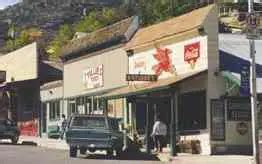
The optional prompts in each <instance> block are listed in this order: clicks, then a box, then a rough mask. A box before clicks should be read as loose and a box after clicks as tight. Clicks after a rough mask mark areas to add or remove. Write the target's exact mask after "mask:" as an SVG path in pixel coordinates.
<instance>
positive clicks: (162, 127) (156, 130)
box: [152, 121, 167, 136]
mask: <svg viewBox="0 0 262 164" xmlns="http://www.w3.org/2000/svg"><path fill="white" fill-rule="evenodd" d="M166 134H167V126H166V124H164V123H163V122H161V121H156V122H155V124H154V126H153V132H152V135H163V136H166Z"/></svg>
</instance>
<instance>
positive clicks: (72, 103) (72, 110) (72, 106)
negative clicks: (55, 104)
mask: <svg viewBox="0 0 262 164" xmlns="http://www.w3.org/2000/svg"><path fill="white" fill-rule="evenodd" d="M68 107H69V110H68V115H69V116H71V115H73V114H76V113H77V109H76V101H75V99H70V100H69V101H68Z"/></svg>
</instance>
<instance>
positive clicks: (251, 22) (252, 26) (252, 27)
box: [247, 0, 260, 164]
mask: <svg viewBox="0 0 262 164" xmlns="http://www.w3.org/2000/svg"><path fill="white" fill-rule="evenodd" d="M253 3H254V2H253V0H248V13H249V15H248V21H247V22H248V25H247V26H248V28H249V29H248V31H247V36H248V37H247V38H248V39H249V45H250V58H251V71H250V72H251V78H250V80H251V118H252V146H253V158H254V161H255V163H256V164H260V161H259V141H258V126H257V89H256V58H255V53H256V52H255V39H256V37H257V35H258V34H257V31H256V26H257V18H256V15H255V13H254V8H253ZM250 33H251V37H250V36H249V35H250Z"/></svg>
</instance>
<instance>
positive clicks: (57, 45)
mask: <svg viewBox="0 0 262 164" xmlns="http://www.w3.org/2000/svg"><path fill="white" fill-rule="evenodd" d="M73 35H74V32H73V30H72V27H71V26H69V25H67V24H65V25H62V26H60V28H59V30H58V32H57V34H56V36H55V37H54V39H53V40H52V41H51V44H50V45H49V46H48V47H47V53H48V57H49V58H50V59H57V58H58V57H59V54H60V51H61V48H62V46H63V45H65V44H67V43H68V41H70V40H71V39H72V37H73Z"/></svg>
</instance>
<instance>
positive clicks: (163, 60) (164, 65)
mask: <svg viewBox="0 0 262 164" xmlns="http://www.w3.org/2000/svg"><path fill="white" fill-rule="evenodd" d="M171 53H172V51H171V50H170V49H168V48H157V49H156V53H155V54H154V55H153V56H154V58H155V59H156V60H157V64H155V65H154V66H153V67H152V69H153V70H154V72H155V74H156V75H157V76H159V75H161V74H162V72H169V73H171V74H174V73H175V71H176V68H175V66H174V65H173V63H172V57H171Z"/></svg>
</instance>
